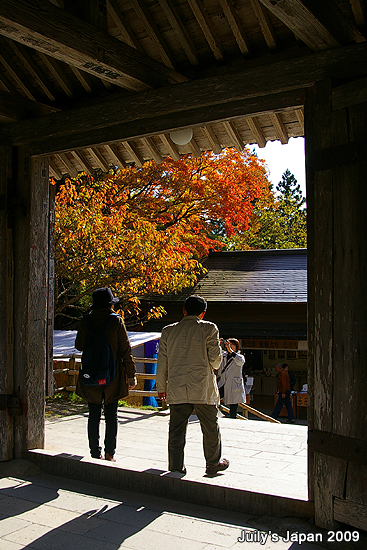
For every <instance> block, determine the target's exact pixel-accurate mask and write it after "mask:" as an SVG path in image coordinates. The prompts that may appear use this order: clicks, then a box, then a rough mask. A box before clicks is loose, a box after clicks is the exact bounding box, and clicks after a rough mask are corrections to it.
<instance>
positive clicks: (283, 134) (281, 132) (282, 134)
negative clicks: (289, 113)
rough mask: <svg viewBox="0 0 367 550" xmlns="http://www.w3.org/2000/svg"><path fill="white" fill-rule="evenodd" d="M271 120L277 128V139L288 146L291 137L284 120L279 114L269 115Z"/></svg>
mask: <svg viewBox="0 0 367 550" xmlns="http://www.w3.org/2000/svg"><path fill="white" fill-rule="evenodd" d="M269 116H270V120H271V122H272V124H273V126H274V128H275V132H276V135H277V138H278V139H279V140H280V141H281V143H283V145H286V144H287V143H288V140H289V137H288V132H287V129H286V127H285V126H284V124H283V121H282V118H281V116H280V114H279V113H269Z"/></svg>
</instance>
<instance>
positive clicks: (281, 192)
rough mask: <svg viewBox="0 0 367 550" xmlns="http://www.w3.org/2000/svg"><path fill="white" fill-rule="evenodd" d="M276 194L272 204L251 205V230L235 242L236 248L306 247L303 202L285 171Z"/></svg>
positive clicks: (298, 191)
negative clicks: (252, 207)
mask: <svg viewBox="0 0 367 550" xmlns="http://www.w3.org/2000/svg"><path fill="white" fill-rule="evenodd" d="M276 191H277V193H276V195H275V197H274V202H273V203H271V204H268V205H265V206H264V205H263V204H260V205H258V204H255V206H254V209H253V212H252V220H251V224H250V225H251V228H250V230H249V231H248V232H247V233H246V234H244V235H242V236H241V238H240V239H238V238H237V239H235V245H236V246H242V247H247V248H259V249H263V248H267V249H269V248H273V249H274V248H275V249H277V248H306V247H307V210H306V205H305V203H306V199H305V198H304V196H303V194H302V190H301V188H300V186H299V184H298V183H297V180H296V178H295V177H294V175H293V174H291V172H290V171H289V170H288V169H287V170H286V171H285V172H284V174H283V175H282V180H281V181H280V182H279V183H278V184H277V186H276ZM239 240H241V243H240V244H239V242H238V241H239Z"/></svg>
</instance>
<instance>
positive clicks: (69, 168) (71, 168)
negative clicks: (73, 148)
mask: <svg viewBox="0 0 367 550" xmlns="http://www.w3.org/2000/svg"><path fill="white" fill-rule="evenodd" d="M56 157H58V158H59V160H60V161H61V164H63V165H64V166H65V168H66V173H67V174H69V176H71V177H72V178H76V177H77V175H78V170H77V169H76V168H75V166H74V165H73V163H72V162H71V160H70V159H69V158H68V157H67V155H66V153H58V154H57V155H56Z"/></svg>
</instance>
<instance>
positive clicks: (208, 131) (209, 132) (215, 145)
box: [202, 126, 222, 155]
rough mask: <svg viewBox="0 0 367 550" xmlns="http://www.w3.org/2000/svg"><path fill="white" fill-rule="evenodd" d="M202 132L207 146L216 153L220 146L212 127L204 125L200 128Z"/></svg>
mask: <svg viewBox="0 0 367 550" xmlns="http://www.w3.org/2000/svg"><path fill="white" fill-rule="evenodd" d="M202 131H203V134H204V136H205V138H206V139H207V141H208V143H209V147H210V148H211V149H212V150H213V152H214V153H215V154H216V155H219V153H220V152H221V151H222V146H221V144H220V143H219V140H218V138H217V136H216V135H215V132H214V130H213V128H212V126H204V127H203V128H202Z"/></svg>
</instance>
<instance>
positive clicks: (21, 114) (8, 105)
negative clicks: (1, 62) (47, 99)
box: [0, 77, 60, 120]
mask: <svg viewBox="0 0 367 550" xmlns="http://www.w3.org/2000/svg"><path fill="white" fill-rule="evenodd" d="M0 80H1V77H0ZM59 110H60V109H57V108H56V107H54V106H50V105H46V104H44V103H39V102H38V101H32V100H31V99H27V98H25V97H24V96H22V95H20V94H19V93H18V92H17V91H16V90H14V93H10V92H5V91H3V90H0V115H1V116H5V117H7V118H10V119H12V120H23V119H24V118H34V117H38V116H42V115H49V114H51V113H56V112H58V111H59Z"/></svg>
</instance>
